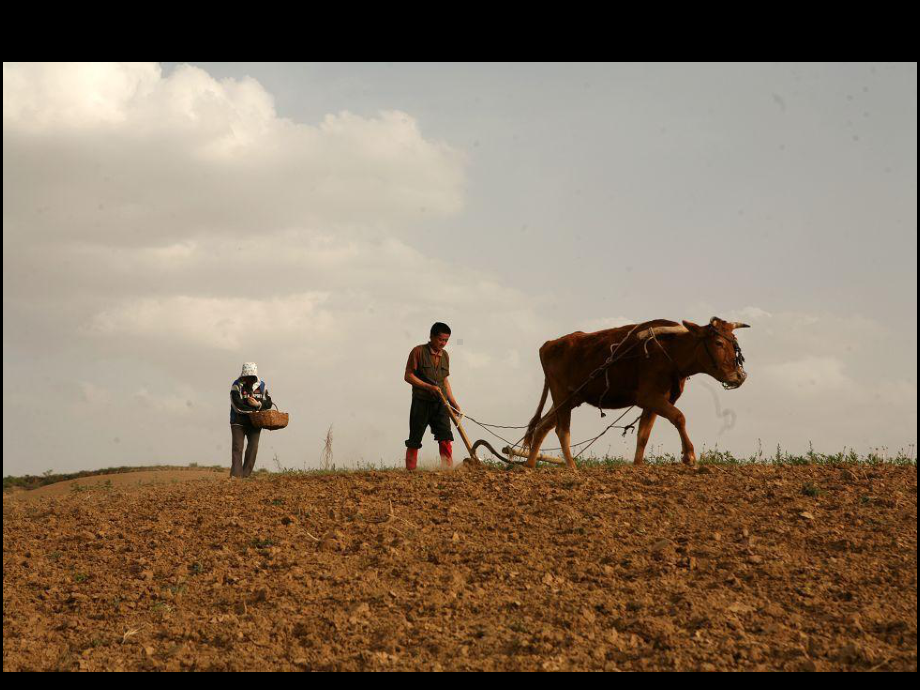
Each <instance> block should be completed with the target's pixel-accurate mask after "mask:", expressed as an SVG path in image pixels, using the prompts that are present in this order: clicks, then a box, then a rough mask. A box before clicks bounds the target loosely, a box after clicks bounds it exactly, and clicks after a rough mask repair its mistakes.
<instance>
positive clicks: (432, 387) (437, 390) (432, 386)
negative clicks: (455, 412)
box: [428, 383, 441, 397]
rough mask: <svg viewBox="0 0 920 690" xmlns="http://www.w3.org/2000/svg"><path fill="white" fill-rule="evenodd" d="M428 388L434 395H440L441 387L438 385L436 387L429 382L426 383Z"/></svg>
mask: <svg viewBox="0 0 920 690" xmlns="http://www.w3.org/2000/svg"><path fill="white" fill-rule="evenodd" d="M428 390H429V391H431V392H432V393H434V394H435V395H437V396H438V397H441V389H440V388H438V387H437V386H436V385H434V384H433V383H429V384H428Z"/></svg>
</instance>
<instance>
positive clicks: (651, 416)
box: [633, 410, 658, 465]
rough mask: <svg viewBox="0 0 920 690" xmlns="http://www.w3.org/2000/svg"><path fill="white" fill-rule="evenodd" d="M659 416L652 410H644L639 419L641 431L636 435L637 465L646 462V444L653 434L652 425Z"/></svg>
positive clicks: (634, 459) (635, 459) (635, 462)
mask: <svg viewBox="0 0 920 690" xmlns="http://www.w3.org/2000/svg"><path fill="white" fill-rule="evenodd" d="M657 418H658V415H657V414H655V413H654V412H652V411H651V410H643V411H642V417H641V418H640V419H639V433H638V434H637V435H636V457H635V458H633V464H635V465H642V464H643V463H644V462H645V446H646V444H647V443H648V438H649V436H651V435H652V427H653V426H655V420H656V419H657Z"/></svg>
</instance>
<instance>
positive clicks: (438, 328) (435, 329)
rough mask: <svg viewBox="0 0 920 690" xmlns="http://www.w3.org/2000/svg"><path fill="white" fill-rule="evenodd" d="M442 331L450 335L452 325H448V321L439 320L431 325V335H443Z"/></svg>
mask: <svg viewBox="0 0 920 690" xmlns="http://www.w3.org/2000/svg"><path fill="white" fill-rule="evenodd" d="M442 333H444V334H445V335H450V326H448V325H447V324H446V323H441V322H440V321H438V322H437V323H436V324H434V325H433V326H432V327H431V333H429V336H430V337H432V338H434V337H435V336H436V335H441V334H442Z"/></svg>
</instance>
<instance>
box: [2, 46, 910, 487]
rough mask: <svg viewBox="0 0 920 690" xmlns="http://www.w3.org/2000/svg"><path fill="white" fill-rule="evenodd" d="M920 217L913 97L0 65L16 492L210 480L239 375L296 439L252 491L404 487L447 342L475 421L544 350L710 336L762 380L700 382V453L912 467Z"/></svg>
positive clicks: (569, 69)
mask: <svg viewBox="0 0 920 690" xmlns="http://www.w3.org/2000/svg"><path fill="white" fill-rule="evenodd" d="M916 194H917V68H916V65H915V64H889V63H877V64H843V65H841V64H824V65H796V64H780V65H693V64H690V65H662V64H654V65H573V64H567V65H491V64H490V65H480V64H476V65H439V64H435V65H431V64H423V65H403V64H376V65H354V64H352V65H341V64H326V65H324V64H264V63H263V64H244V63H224V64H216V63H214V64H212V63H207V64H204V63H202V64H184V63H183V64H177V63H162V64H156V63H152V64H142V65H115V64H113V65H99V64H96V65H59V64H57V65H38V64H4V66H3V373H4V379H5V389H6V394H5V395H4V396H3V471H4V474H23V473H40V472H42V471H45V470H48V469H54V470H78V469H91V468H98V467H105V466H113V465H141V464H153V463H168V464H186V463H189V462H198V463H201V464H214V463H222V464H227V465H229V440H230V432H229V426H228V397H229V387H230V383H231V382H232V381H233V379H235V378H236V376H238V375H239V370H240V365H241V364H242V362H244V361H248V360H255V361H256V362H257V363H258V365H259V369H260V373H261V374H262V376H263V377H264V378H265V379H266V381H267V382H268V384H269V387H270V389H271V390H272V393H273V395H274V397H275V399H276V400H277V402H278V403H279V405H280V406H281V408H282V409H285V410H288V411H289V412H290V413H291V425H290V427H289V428H288V429H285V430H284V431H279V432H272V433H266V434H263V439H262V443H261V446H260V452H259V466H269V467H272V466H273V463H272V457H273V455H275V454H277V456H278V458H279V461H280V462H281V464H283V465H285V466H289V467H298V468H299V467H304V466H307V467H310V466H316V465H317V464H318V462H319V457H320V452H321V450H322V447H323V437H324V435H325V432H326V429H327V427H328V426H329V425H330V424H331V425H334V450H335V459H336V461H337V463H339V464H344V465H347V464H350V463H353V462H360V461H365V462H367V461H373V462H378V461H380V460H383V461H384V462H386V463H391V464H397V463H399V462H401V458H402V455H403V453H404V443H403V442H404V440H405V438H406V436H407V433H408V410H409V402H410V400H409V399H410V390H409V386H408V385H407V384H406V383H404V382H403V380H402V376H403V368H404V365H405V361H406V357H407V355H408V352H409V350H410V348H411V347H412V346H413V345H416V344H419V343H421V342H424V341H425V340H426V339H427V334H428V328H429V326H430V325H431V323H432V322H433V321H436V320H441V321H446V322H447V323H449V324H450V325H451V327H452V328H453V333H454V334H453V338H452V341H451V344H450V346H449V349H450V352H451V363H452V376H451V380H452V383H453V389H454V392H455V394H456V396H457V398H458V400H459V402H460V403H461V405H463V406H464V408H466V410H467V411H468V412H469V413H470V414H472V415H473V416H475V417H477V418H480V419H484V420H487V421H491V422H497V423H499V424H526V422H527V420H528V419H529V418H530V416H531V415H532V413H533V411H534V409H535V407H536V404H537V402H538V399H539V396H540V393H541V390H542V372H541V369H540V365H539V360H538V356H537V350H538V348H539V346H540V344H542V343H543V342H544V341H545V340H548V339H550V338H555V337H558V336H560V335H563V334H566V333H569V332H572V331H574V330H597V329H600V328H606V327H610V326H612V325H619V324H622V323H629V322H636V321H644V320H648V319H653V318H667V319H674V320H680V319H689V320H693V321H696V322H699V323H705V322H706V321H708V319H709V318H710V317H711V316H714V315H718V316H720V317H723V318H727V319H732V320H735V319H742V320H744V321H746V322H748V323H750V324H751V325H752V328H751V329H750V330H746V331H742V332H740V340H741V344H742V347H743V348H744V352H745V355H746V357H747V369H748V372H749V379H748V381H747V383H746V384H745V385H744V386H743V387H742V388H741V389H739V390H736V391H729V392H726V391H723V390H722V389H721V388H720V387H719V385H718V384H717V383H716V382H715V381H714V380H712V379H708V380H707V379H705V378H704V377H694V378H693V379H691V381H690V382H689V384H688V386H687V390H686V392H685V394H684V396H683V397H682V398H681V400H680V402H679V404H678V405H679V407H680V408H681V409H682V410H683V411H684V413H685V414H686V415H687V419H688V430H689V433H690V436H691V438H692V440H693V441H694V443H695V445H696V448H697V451H700V450H702V449H704V448H712V447H713V446H715V445H718V447H719V448H722V449H727V450H731V451H733V452H735V453H738V454H743V455H749V454H751V453H753V452H755V451H756V449H757V446H758V440H760V442H761V443H762V445H763V447H764V449H765V451H766V452H770V451H772V450H774V449H775V447H776V444H781V445H782V446H783V447H784V448H785V449H787V450H790V451H793V452H802V451H805V450H807V448H808V443H809V441H811V442H813V443H814V446H815V448H816V450H819V451H826V452H831V451H838V450H841V449H842V448H844V447H852V448H855V449H856V450H857V451H859V452H861V453H864V452H867V451H869V450H871V449H874V448H880V447H885V448H887V449H888V450H889V452H895V451H897V450H898V449H900V448H904V449H907V448H908V447H909V446H910V445H911V444H915V443H916V438H917V196H916ZM610 420H611V417H608V418H607V420H601V419H600V417H599V415H598V413H597V411H596V410H594V409H593V408H579V409H578V410H576V412H575V413H574V415H573V425H572V438H573V441H577V440H581V439H583V438H587V437H590V436H593V435H595V434H596V433H598V432H599V431H600V430H601V429H602V428H603V426H604V425H605V422H609V421H610ZM468 430H469V432H470V434H471V436H473V438H474V439H475V438H478V437H480V436H481V435H482V434H481V433H480V430H479V429H478V428H477V427H475V426H474V425H471V424H470V425H469V429H468ZM509 433H512V432H509ZM515 438H516V437H515ZM555 440H556V439H555V437H554V436H551V437H550V438H549V445H551V446H555V445H558V444H557V443H555ZM634 443H635V441H634V437H633V436H629V437H627V438H625V439H623V438H621V437H620V436H619V435H618V434H617V433H615V432H611V433H610V434H608V435H607V436H605V437H604V438H603V439H602V440H601V441H600V442H598V444H597V445H596V446H595V447H594V450H597V451H598V452H599V453H605V452H609V453H611V454H626V455H631V453H632V451H633V448H634ZM651 444H652V446H653V450H654V451H657V452H665V451H668V452H676V451H678V450H679V439H678V435H677V432H676V431H675V430H674V429H673V427H671V426H670V425H668V424H667V423H666V422H664V421H659V422H658V423H657V424H656V426H655V429H654V431H653V433H652V437H651ZM435 452H436V446H435V444H433V443H432V441H431V440H430V437H426V440H425V447H424V449H423V451H422V455H423V457H424V458H427V459H433V457H434V455H435ZM457 454H458V455H461V456H462V454H461V453H460V452H459V451H458V453H457Z"/></svg>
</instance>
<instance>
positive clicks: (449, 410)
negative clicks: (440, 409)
mask: <svg viewBox="0 0 920 690" xmlns="http://www.w3.org/2000/svg"><path fill="white" fill-rule="evenodd" d="M438 392H439V393H440V394H441V402H443V403H444V406H445V407H447V414H449V415H450V418H451V420H452V421H453V423H454V426H456V427H457V431H459V432H460V438H462V439H463V445H465V446H466V450H467V451H468V452H469V454H470V457H471V458H473V459H474V460H478V459H479V458H477V457H476V451H475V450H473V446H472V444H471V443H470V439H469V438H468V437H467V435H466V432H465V431H464V430H463V425H462V424H461V423H460V418H459V417H458V416H457V413H456V412H454V408H452V407H451V406H450V403H449V402H447V398H446V397H444V391H442V390H440V389H439V390H438Z"/></svg>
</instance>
